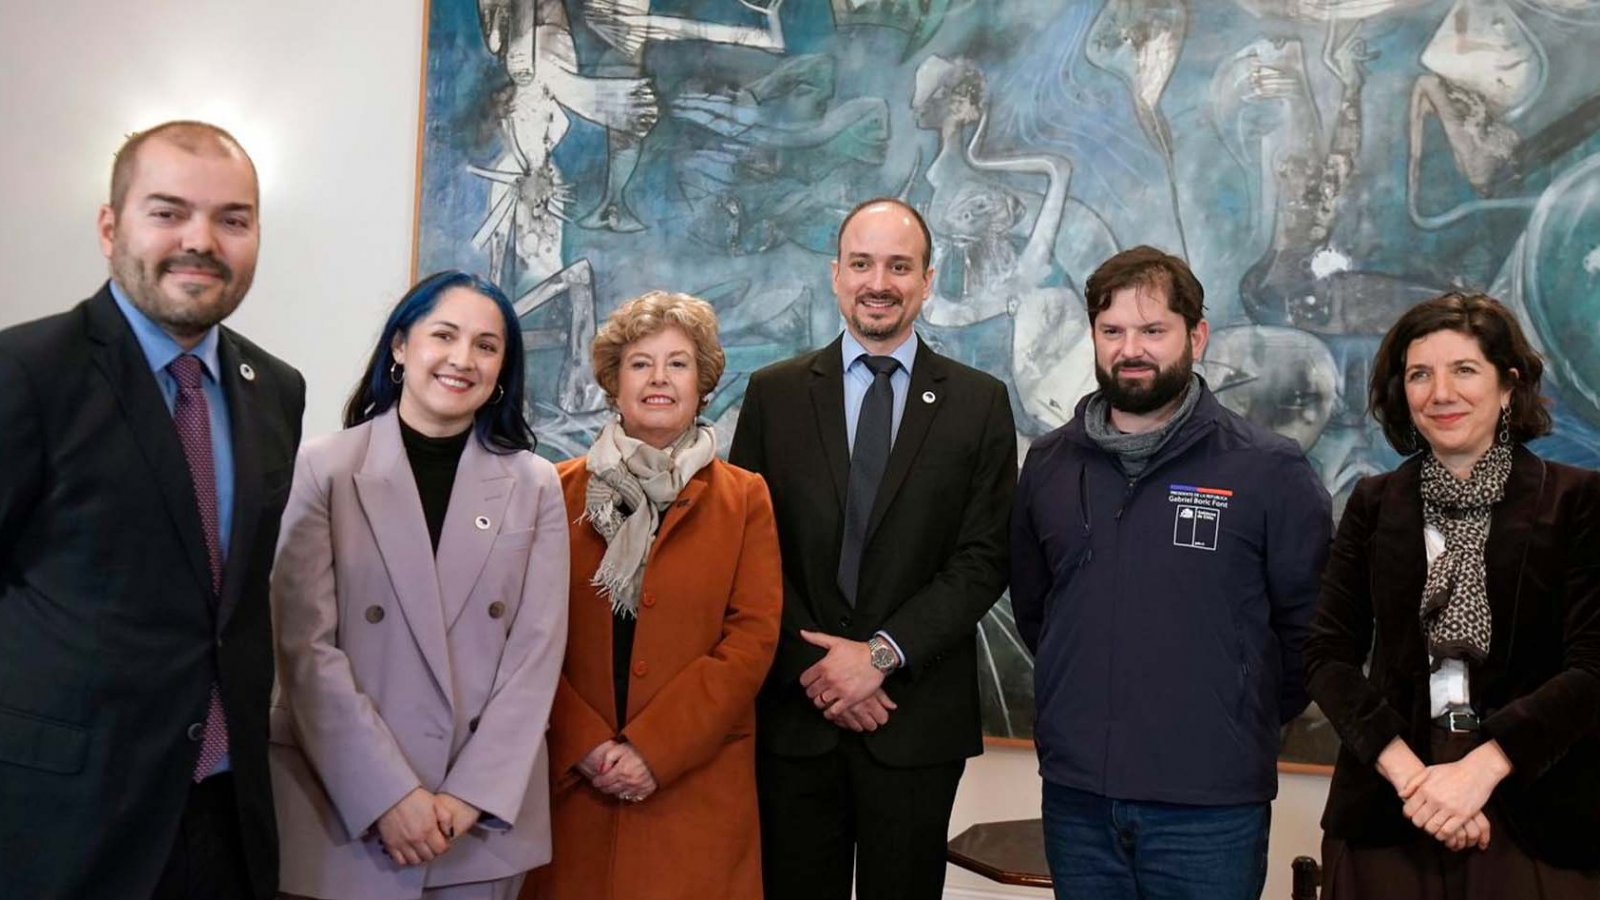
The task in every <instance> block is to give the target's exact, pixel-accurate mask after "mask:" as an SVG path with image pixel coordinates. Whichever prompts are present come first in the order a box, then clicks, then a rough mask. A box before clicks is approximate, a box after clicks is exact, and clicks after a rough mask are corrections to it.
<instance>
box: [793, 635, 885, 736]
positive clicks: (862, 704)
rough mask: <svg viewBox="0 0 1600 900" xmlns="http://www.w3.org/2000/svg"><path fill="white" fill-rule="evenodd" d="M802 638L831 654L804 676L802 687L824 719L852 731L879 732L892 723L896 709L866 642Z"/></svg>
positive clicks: (820, 636) (826, 636)
mask: <svg viewBox="0 0 1600 900" xmlns="http://www.w3.org/2000/svg"><path fill="white" fill-rule="evenodd" d="M800 637H802V638H804V639H805V640H806V642H807V643H810V644H813V645H815V646H818V647H821V648H822V649H824V650H826V651H828V652H827V655H825V656H823V657H822V659H821V660H818V661H817V663H816V664H815V665H813V666H812V667H811V668H809V669H806V670H805V671H804V672H801V673H800V686H801V687H803V688H805V689H806V696H807V697H810V698H811V702H812V704H813V705H815V706H816V707H817V709H820V710H822V715H823V717H824V718H826V719H827V720H828V721H830V722H832V723H833V724H835V725H838V726H839V727H840V728H848V729H850V730H851V731H877V730H878V727H879V726H880V725H883V724H885V723H887V722H888V721H889V713H890V712H892V711H893V710H894V709H896V706H895V703H894V701H893V700H890V699H889V695H888V694H885V693H884V692H883V679H884V674H883V673H882V672H880V671H878V669H877V668H876V667H875V666H873V665H872V651H871V650H870V649H869V648H868V647H867V645H866V643H865V642H863V641H852V640H850V639H848V638H842V637H838V636H837V635H832V634H822V633H821V632H816V631H805V630H802V631H801V632H800Z"/></svg>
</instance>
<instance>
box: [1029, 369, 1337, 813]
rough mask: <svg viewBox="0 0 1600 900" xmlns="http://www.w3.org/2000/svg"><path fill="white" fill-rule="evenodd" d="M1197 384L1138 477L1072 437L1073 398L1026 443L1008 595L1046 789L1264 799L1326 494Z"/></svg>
mask: <svg viewBox="0 0 1600 900" xmlns="http://www.w3.org/2000/svg"><path fill="white" fill-rule="evenodd" d="M1201 392H1202V393H1201V395H1200V399H1199V402H1198V403H1197V405H1196V406H1195V408H1194V411H1193V413H1192V414H1191V415H1190V416H1189V418H1188V420H1187V421H1185V422H1184V423H1183V424H1181V425H1180V426H1178V431H1177V432H1176V433H1175V434H1173V435H1172V436H1171V437H1170V438H1169V439H1168V440H1167V443H1166V444H1165V446H1163V447H1162V448H1161V450H1160V452H1158V453H1157V454H1156V456H1155V458H1153V459H1152V460H1151V461H1150V464H1149V466H1147V467H1146V469H1145V470H1144V472H1143V474H1141V475H1140V476H1139V477H1138V478H1134V479H1129V478H1128V477H1127V475H1125V474H1124V473H1123V470H1122V468H1121V466H1120V464H1119V463H1118V461H1117V459H1116V457H1115V456H1113V455H1112V454H1109V453H1107V452H1105V451H1104V450H1102V449H1100V446H1099V445H1098V444H1096V443H1095V442H1094V441H1093V440H1092V439H1091V438H1090V437H1089V435H1088V434H1087V432H1086V431H1085V430H1084V426H1083V416H1084V409H1085V407H1086V406H1087V403H1088V400H1087V398H1085V400H1083V401H1081V402H1080V403H1079V404H1078V408H1077V414H1076V416H1075V417H1074V418H1073V420H1072V421H1071V422H1068V423H1067V424H1066V425H1063V426H1062V427H1060V428H1058V429H1056V430H1055V431H1052V432H1050V433H1049V434H1047V435H1045V436H1044V437H1043V438H1040V439H1039V440H1038V441H1036V442H1034V444H1033V447H1032V449H1030V450H1029V451H1028V458H1027V462H1026V463H1025V464H1024V465H1023V468H1022V478H1021V481H1020V482H1019V484H1018V485H1017V498H1016V505H1015V507H1014V508H1013V512H1012V520H1011V521H1012V529H1011V535H1012V537H1011V605H1012V608H1013V610H1014V611H1015V613H1016V620H1017V629H1018V630H1019V631H1020V632H1021V633H1022V639H1023V640H1024V641H1025V642H1026V643H1027V645H1028V648H1029V649H1030V650H1031V651H1032V652H1033V654H1034V693H1035V699H1036V703H1037V710H1038V716H1037V720H1036V722H1035V725H1034V742H1035V744H1036V745H1037V746H1038V750H1039V769H1040V774H1041V775H1042V776H1043V777H1044V779H1045V780H1046V781H1049V782H1051V783H1053V784H1058V785H1064V786H1066V787H1070V788H1076V789H1078V790H1082V791H1089V792H1092V793H1095V794H1099V795H1101V796H1105V797H1111V798H1114V799H1119V800H1143V801H1159V802H1167V803H1189V804H1200V805H1226V804H1234V803H1254V802H1261V801H1266V800H1270V799H1272V798H1273V797H1274V796H1276V794H1277V792H1278V779H1277V768H1276V762H1277V755H1278V742H1279V729H1280V726H1281V725H1282V724H1283V723H1285V722H1287V721H1289V720H1290V719H1292V718H1294V717H1295V716H1297V715H1299V714H1300V712H1301V711H1302V710H1303V709H1305V707H1306V704H1307V702H1308V700H1307V696H1306V689H1305V672H1304V666H1303V664H1302V661H1301V656H1300V650H1301V646H1302V644H1303V643H1304V641H1305V637H1306V633H1307V630H1308V627H1309V625H1310V622H1311V614H1312V611H1313V609H1314V607H1315V605H1316V601H1317V591H1318V582H1319V579H1320V577H1321V575H1322V566H1323V563H1324V562H1326V561H1327V556H1328V546H1329V542H1330V537H1331V531H1332V527H1333V521H1332V513H1331V504H1330V502H1329V499H1328V492H1327V490H1325V489H1324V488H1323V486H1322V483H1321V482H1320V481H1319V480H1318V479H1317V476H1316V474H1315V473H1314V472H1313V471H1312V469H1311V466H1310V465H1309V464H1308V463H1307V462H1306V460H1305V456H1304V455H1303V454H1302V453H1301V452H1300V448H1299V446H1298V445H1296V444H1295V443H1294V442H1293V441H1290V440H1288V439H1287V438H1283V437H1279V436H1278V435H1276V434H1273V433H1272V432H1270V431H1268V430H1266V429H1264V428H1261V427H1259V426H1256V425H1253V424H1251V423H1250V422H1248V421H1246V420H1245V419H1243V418H1241V417H1239V416H1237V415H1235V414H1234V413H1232V412H1230V411H1228V410H1227V409H1225V408H1223V406H1222V405H1221V404H1219V403H1218V402H1217V400H1216V397H1214V396H1213V395H1212V394H1211V391H1210V389H1209V388H1206V387H1205V384H1204V382H1201Z"/></svg>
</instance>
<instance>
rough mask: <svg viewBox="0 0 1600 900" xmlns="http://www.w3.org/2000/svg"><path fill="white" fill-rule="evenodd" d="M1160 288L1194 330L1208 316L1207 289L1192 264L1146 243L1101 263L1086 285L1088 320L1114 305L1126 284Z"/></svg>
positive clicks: (1091, 323) (1168, 302)
mask: <svg viewBox="0 0 1600 900" xmlns="http://www.w3.org/2000/svg"><path fill="white" fill-rule="evenodd" d="M1129 287H1142V288H1145V289H1150V288H1157V287H1159V288H1161V289H1162V290H1163V291H1165V292H1166V294H1167V308H1168V309H1170V310H1172V311H1173V312H1175V313H1177V314H1178V315H1180V316H1183V321H1184V324H1185V325H1187V326H1188V328H1189V330H1190V331H1193V330H1194V328H1195V326H1196V325H1199V324H1200V320H1201V319H1203V318H1205V316H1206V289H1205V288H1204V287H1202V286H1201V285H1200V279H1198V278H1196V277H1194V272H1193V271H1192V270H1190V268H1189V264H1188V263H1186V262H1184V261H1183V260H1181V259H1179V258H1178V257H1176V256H1173V255H1172V254H1170V253H1163V252H1162V251H1160V250H1157V249H1156V248H1154V247H1149V246H1145V245H1143V244H1141V245H1139V246H1137V247H1134V248H1133V249H1131V250H1124V251H1122V252H1121V253H1118V254H1117V255H1116V256H1113V257H1111V258H1110V259H1108V260H1106V261H1105V262H1103V263H1101V264H1100V268H1098V269H1095V270H1094V274H1093V275H1090V276H1089V281H1088V282H1087V283H1086V284H1085V285H1084V289H1083V299H1084V303H1085V304H1086V305H1087V306H1088V308H1089V324H1090V325H1093V324H1094V320H1095V318H1096V317H1097V316H1099V315H1100V313H1102V312H1104V311H1105V310H1106V309H1107V308H1108V307H1110V306H1111V296H1112V295H1113V294H1115V293H1116V292H1117V291H1120V290H1122V289H1123V288H1129Z"/></svg>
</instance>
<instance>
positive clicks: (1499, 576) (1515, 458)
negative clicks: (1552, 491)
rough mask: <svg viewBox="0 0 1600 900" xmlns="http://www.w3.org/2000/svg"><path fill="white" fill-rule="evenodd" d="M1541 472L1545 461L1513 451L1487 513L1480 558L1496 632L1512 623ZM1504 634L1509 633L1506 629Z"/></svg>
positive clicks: (1513, 623)
mask: <svg viewBox="0 0 1600 900" xmlns="http://www.w3.org/2000/svg"><path fill="white" fill-rule="evenodd" d="M1544 475H1545V467H1544V462H1543V461H1542V460H1540V459H1539V457H1537V456H1534V455H1533V454H1532V453H1530V452H1528V451H1527V450H1525V449H1523V448H1521V447H1518V448H1517V449H1516V450H1515V451H1513V455H1512V460H1511V475H1510V476H1509V477H1508V478H1507V479H1506V495H1505V499H1503V500H1501V501H1500V502H1499V503H1498V504H1496V505H1495V507H1494V511H1493V512H1492V513H1491V514H1490V518H1489V541H1488V544H1487V545H1486V546H1485V547H1484V550H1483V558H1484V563H1485V565H1486V566H1487V568H1488V576H1487V582H1488V583H1487V584H1486V585H1485V587H1486V588H1487V589H1488V592H1489V607H1490V609H1491V610H1492V611H1493V613H1494V626H1493V627H1494V631H1495V632H1496V633H1497V634H1498V633H1499V632H1500V630H1501V629H1511V628H1512V627H1514V625H1515V620H1516V604H1517V592H1518V589H1519V587H1520V584H1521V581H1522V563H1523V559H1524V556H1525V553H1526V550H1527V546H1528V536H1529V534H1530V532H1531V531H1532V529H1533V522H1534V519H1535V518H1536V517H1537V516H1538V511H1539V505H1540V502H1541V499H1542V498H1541V497H1540V494H1542V493H1543V491H1544ZM1507 633H1508V634H1509V633H1510V632H1509V630H1508V631H1507ZM1496 643H1498V641H1497V642H1496Z"/></svg>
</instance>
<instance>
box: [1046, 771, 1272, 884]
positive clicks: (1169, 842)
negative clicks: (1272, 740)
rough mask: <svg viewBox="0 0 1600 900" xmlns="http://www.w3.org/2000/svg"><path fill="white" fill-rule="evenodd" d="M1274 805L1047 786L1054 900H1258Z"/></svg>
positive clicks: (1048, 854)
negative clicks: (1190, 801) (1191, 802)
mask: <svg viewBox="0 0 1600 900" xmlns="http://www.w3.org/2000/svg"><path fill="white" fill-rule="evenodd" d="M1271 825H1272V805H1271V804H1269V803H1246V804H1243V805H1240V806H1186V805H1182V804H1177V803H1141V802H1136V801H1131V800H1111V799H1108V798H1106V797H1101V796H1099V795H1097V794H1090V793H1087V792H1085V791H1078V790H1073V789H1072V788H1068V787H1062V786H1061V785H1057V784H1051V783H1050V782H1048V781H1047V782H1045V784H1044V852H1045V857H1046V859H1048V860H1049V863H1050V877H1051V879H1052V880H1053V881H1054V882H1055V891H1056V900H1260V897H1261V889H1262V887H1263V886H1265V884H1266V881H1267V832H1268V831H1269V830H1270V829H1271Z"/></svg>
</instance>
